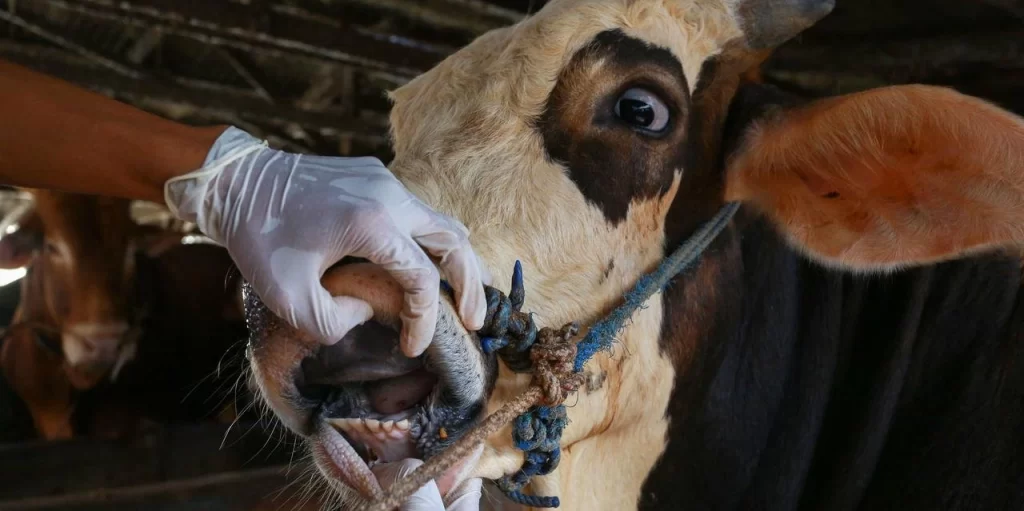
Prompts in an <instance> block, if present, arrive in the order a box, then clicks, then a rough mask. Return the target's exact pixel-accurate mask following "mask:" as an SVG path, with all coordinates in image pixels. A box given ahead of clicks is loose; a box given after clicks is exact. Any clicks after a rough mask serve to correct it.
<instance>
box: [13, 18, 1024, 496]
mask: <svg viewBox="0 0 1024 511" xmlns="http://www.w3.org/2000/svg"><path fill="white" fill-rule="evenodd" d="M544 3H545V2H543V1H541V0H231V1H228V0H208V1H176V0H116V1H115V0H5V1H3V2H0V58H3V59H8V60H10V61H14V62H17V63H20V64H23V65H26V66H28V67H31V68H33V69H36V70H39V71H42V72H44V73H47V74H50V75H52V76H56V77H59V78H63V79H66V80H69V81H71V82H74V83H76V84H79V85H81V86H84V87H87V88H89V89H92V90H94V91H97V92H100V93H102V94H105V95H108V96H110V97H113V98H116V99H118V100H120V101H124V102H126V103H130V104H132V105H136V106H137V107H140V108H142V109H145V110H147V111H150V112H153V113H156V114H158V115H160V116H164V117H167V118H170V119H174V120H177V121H181V122H185V123H191V124H212V123H227V124H233V125H235V126H238V127H241V128H243V129H245V130H247V131H249V132H250V133H253V134H254V135H256V136H259V137H263V138H265V139H267V140H268V141H269V142H270V144H271V145H273V146H276V147H279V148H283V149H287V150H290V151H295V152H300V153H311V154H320V155H357V156H365V155H374V156H378V157H380V158H381V159H382V160H384V161H385V163H386V162H387V161H388V160H389V159H390V157H391V152H390V148H389V145H388V136H387V134H388V133H387V116H388V109H389V102H388V100H387V98H386V96H385V92H386V91H388V90H390V89H393V88H395V87H397V86H399V85H401V84H402V83H404V82H405V81H407V80H409V79H411V78H413V77H415V76H416V75H417V74H418V73H421V72H423V71H426V70H428V69H430V68H431V67H432V66H434V65H435V64H437V63H438V62H440V61H441V60H442V59H444V58H445V56H447V55H448V54H450V53H451V52H453V51H455V50H456V49H458V48H459V47H461V46H462V45H465V44H467V43H468V42H470V41H471V40H473V39H474V38H475V37H476V36H478V35H480V34H482V33H484V32H486V31H488V30H490V29H492V28H496V27H501V26H504V25H508V24H512V23H515V22H516V21H517V20H520V19H522V18H523V17H524V16H527V15H529V14H530V13H531V12H533V11H536V10H537V9H539V8H541V7H542V6H543V4H544ZM763 78H764V80H765V81H767V82H769V83H773V84H776V85H778V86H780V87H783V88H787V89H790V90H794V91H799V92H802V93H804V94H810V95H828V94H839V93H846V92H852V91H857V90H862V89H866V88H871V87H877V86H880V85H884V84H901V83H912V82H913V83H928V84H937V85H945V86H951V87H954V88H956V89H958V90H960V91H962V92H965V93H968V94H972V95H976V96H979V97H982V98H985V99H988V100H990V101H993V102H995V103H997V104H999V105H1001V106H1003V107H1005V108H1008V109H1010V110H1012V111H1015V112H1017V113H1018V114H1024V93H1022V91H1024V0H838V1H837V6H836V8H835V10H834V12H833V14H831V15H830V16H829V17H827V18H826V19H825V20H824V21H822V22H821V23H820V24H818V25H817V26H815V27H814V28H812V29H811V30H809V31H807V32H805V33H804V34H803V35H801V36H800V37H798V38H797V39H795V40H793V41H790V42H789V43H787V44H786V45H785V46H783V47H781V48H779V49H778V50H777V51H776V52H775V53H774V54H773V55H772V57H771V58H770V59H769V60H768V61H767V62H766V63H765V66H764V68H763ZM0 116H2V113H0ZM0 122H2V120H0ZM25 200H26V199H25V197H24V196H23V195H22V194H20V193H19V192H18V191H16V190H13V189H5V190H4V191H3V195H2V196H0V209H2V210H3V211H2V213H3V214H4V216H6V215H7V214H8V213H10V212H11V211H13V210H14V209H15V208H17V207H18V206H19V205H20V204H23V203H24V201H25ZM138 206H139V207H138V209H137V210H136V213H137V215H136V216H137V218H138V219H139V221H140V222H148V223H153V224H159V225H161V226H167V225H168V223H169V219H168V217H167V214H166V212H164V211H162V210H161V209H160V208H159V207H156V206H155V205H146V204H139V205H138ZM172 227H173V228H179V229H186V230H187V229H188V228H189V226H180V225H179V226H172ZM23 275H24V270H23V269H22V270H3V271H2V272H0V284H2V287H0V321H2V322H3V326H4V327H7V326H8V325H9V324H10V322H11V316H12V314H13V311H14V309H15V308H16V307H17V305H18V303H19V300H20V293H21V291H20V287H19V283H20V282H21V281H20V280H19V279H20V278H21V277H22V276H23ZM237 340H238V341H239V342H244V339H241V338H240V339H237ZM0 342H2V341H0ZM228 356H230V357H234V358H235V359H236V360H234V362H233V363H234V364H236V365H237V364H240V363H241V361H240V360H238V359H240V358H241V357H242V355H241V353H240V352H239V353H234V352H232V353H229V354H227V355H226V357H228ZM228 384H229V385H231V384H233V382H229V383H228ZM236 390H237V393H238V394H246V393H247V392H249V391H248V390H247V389H246V388H245V386H244V385H240V386H237V387H236ZM237 400H238V401H239V402H240V403H241V402H245V397H244V396H242V397H238V398H237ZM222 404H223V403H221V405H222ZM211 406H213V405H211ZM241 406H242V405H239V407H241ZM234 410H235V411H238V407H236V408H234ZM309 480H310V472H309V471H308V470H307V467H306V460H305V457H304V455H303V453H301V452H299V453H293V444H292V443H291V441H290V440H289V439H288V438H287V436H286V435H283V434H281V432H280V428H279V427H278V428H277V429H276V431H275V428H274V425H273V423H272V422H271V421H261V420H259V418H258V417H257V418H255V419H252V420H250V419H247V418H241V416H240V418H239V420H238V421H237V422H236V423H234V424H233V425H231V421H229V420H208V421H197V422H173V423H171V422H168V423H152V424H147V425H146V426H145V427H144V428H141V429H140V430H138V431H136V432H135V433H134V434H132V435H130V436H127V437H122V438H114V439H110V438H91V437H83V438H75V439H71V440H61V441H43V440H40V439H38V438H36V435H35V434H34V432H33V428H32V424H31V419H30V418H29V417H28V416H27V414H26V411H25V409H24V406H23V405H22V404H21V403H19V401H18V399H17V397H16V396H15V395H14V394H13V393H12V391H11V389H10V387H9V385H8V383H7V382H6V380H2V379H0V510H16V509H17V510H21V509H25V510H27V509H33V510H57V509H61V510H86V509H89V510H92V509H107V510H127V509H148V510H186V509H189V510H193V509H218V510H278V509H280V510H299V509H320V508H321V506H322V504H323V503H322V502H320V501H318V497H316V495H315V494H311V493H308V492H305V491H304V490H305V483H307V482H308V481H309Z"/></svg>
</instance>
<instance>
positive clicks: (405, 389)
mask: <svg viewBox="0 0 1024 511" xmlns="http://www.w3.org/2000/svg"><path fill="white" fill-rule="evenodd" d="M381 272H382V270H380V269H379V268H377V267H374V266H372V265H366V264H352V265H350V266H344V267H341V266H339V267H335V268H332V269H331V270H329V271H328V274H326V275H325V277H324V279H323V280H322V282H323V284H324V285H325V287H327V288H328V290H330V291H331V292H332V294H336V295H337V294H348V295H350V296H352V295H355V296H359V297H360V298H364V299H366V301H367V302H368V303H370V304H371V306H372V308H373V309H374V317H373V319H371V320H370V321H367V322H366V323H363V324H362V325H359V326H357V327H355V328H353V329H352V330H351V331H349V333H348V334H346V336H345V337H344V338H343V339H341V340H339V341H338V342H337V343H335V344H333V345H331V346H316V347H312V348H311V347H310V346H311V345H310V344H309V343H308V342H306V343H305V344H304V345H305V348H298V346H300V345H302V344H303V343H301V342H298V341H299V339H301V337H302V336H303V335H302V334H301V333H299V332H297V331H295V330H294V329H292V328H290V327H289V326H287V325H284V324H283V322H282V321H280V320H279V318H276V317H273V316H272V315H271V314H270V313H269V312H268V311H267V310H266V309H265V307H263V306H262V304H261V303H259V301H258V298H257V297H256V296H255V294H253V293H249V292H247V293H246V294H247V298H246V309H247V313H246V314H247V317H248V319H249V322H250V335H251V339H250V341H251V342H250V350H251V355H250V357H251V361H252V364H253V369H254V373H261V374H263V375H264V376H262V377H261V378H262V380H263V384H262V386H261V388H262V393H263V395H264V398H265V400H266V401H267V402H268V403H269V404H270V405H271V408H272V409H273V410H274V411H275V413H277V414H278V416H279V417H281V416H282V415H284V416H287V415H288V414H289V413H290V412H294V413H293V415H294V414H295V413H297V414H298V415H299V421H300V422H299V423H296V425H295V429H296V430H298V431H301V433H302V434H303V436H305V437H306V440H307V443H308V445H309V447H310V448H311V451H312V455H313V460H314V461H315V463H316V465H317V467H318V468H319V470H320V472H321V474H322V475H324V476H325V477H326V478H327V479H328V481H329V482H330V483H332V485H334V486H335V487H336V488H338V489H342V488H339V487H338V486H339V485H338V484H336V483H340V486H342V487H347V488H350V489H353V490H356V491H357V492H358V493H359V494H360V495H362V496H363V497H364V498H376V497H379V496H380V495H381V493H382V489H381V488H380V485H379V484H378V482H377V480H376V478H375V477H374V476H373V473H372V472H371V468H372V467H373V466H374V465H375V464H376V463H380V462H393V461H399V460H402V459H406V458H418V459H424V460H426V459H429V458H431V457H433V456H434V455H436V454H438V453H440V452H441V451H443V450H444V449H445V448H447V447H448V446H450V445H451V444H452V443H453V442H455V441H456V440H457V439H458V438H460V437H461V436H462V435H463V434H465V432H466V431H468V430H469V429H470V427H472V425H473V424H475V422H476V421H477V420H478V419H479V418H480V416H481V415H482V414H483V412H484V406H485V404H486V399H487V397H488V395H489V393H490V390H491V387H492V385H493V383H494V378H495V376H496V374H497V371H496V366H495V364H496V362H495V361H494V359H493V357H487V356H484V355H483V354H482V352H481V351H480V349H479V344H478V339H477V338H476V336H475V335H473V334H471V333H470V332H467V331H466V330H465V329H464V328H463V327H462V325H461V321H459V320H458V316H457V312H456V310H455V308H454V306H453V305H452V302H451V297H450V296H449V297H443V298H442V300H441V302H440V307H439V314H438V326H437V331H436V333H435V335H434V339H433V340H432V342H431V344H430V346H429V347H428V348H427V350H426V351H425V352H424V353H423V354H422V355H420V356H418V357H416V358H408V357H406V356H405V355H404V354H403V353H402V352H401V350H400V347H399V332H398V330H399V328H400V322H399V321H398V319H397V315H398V311H399V310H400V309H401V304H402V294H401V289H400V288H396V287H394V286H392V285H391V284H390V283H388V282H386V280H387V278H388V277H387V276H386V274H382V273H381ZM357 290H361V291H362V292H363V293H366V294H364V295H362V296H360V295H359V294H358V292H357ZM375 293H376V295H377V296H367V294H369V295H373V294H375ZM307 341H308V339H307ZM286 345H291V346H292V347H293V348H292V349H295V351H291V349H289V348H283V347H282V346H286ZM287 353H293V354H292V355H289V354H287ZM287 359H291V360H295V362H291V363H287V362H280V361H281V360H287ZM275 364H287V365H288V366H291V367H292V369H290V370H287V371H285V373H291V374H292V377H291V378H272V377H268V376H269V375H272V374H282V373H281V372H280V371H279V370H278V368H275V367H274V366H275ZM275 398H277V399H275ZM281 398H283V399H281ZM275 402H276V403H277V404H276V405H275ZM282 412H283V413H282ZM479 453H480V449H478V450H477V451H476V452H475V453H474V454H473V455H472V456H470V457H467V458H465V459H463V460H460V462H459V463H457V464H456V465H455V466H453V467H452V468H451V469H449V470H448V471H446V472H445V473H444V474H443V475H442V476H441V477H439V478H438V479H436V483H437V485H438V489H439V490H441V492H442V494H444V493H446V492H447V491H449V490H450V489H451V488H452V487H453V486H454V485H455V484H456V483H457V482H458V479H459V478H460V476H461V475H462V474H463V472H464V471H465V469H466V468H468V467H470V466H472V464H473V460H474V459H475V458H476V457H477V456H479ZM342 491H344V490H342Z"/></svg>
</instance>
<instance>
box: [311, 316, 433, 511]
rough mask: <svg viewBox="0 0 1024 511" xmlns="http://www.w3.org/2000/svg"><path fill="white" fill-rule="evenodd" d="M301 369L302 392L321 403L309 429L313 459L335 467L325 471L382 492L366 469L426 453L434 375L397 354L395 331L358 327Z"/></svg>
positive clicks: (367, 491)
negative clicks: (424, 440)
mask: <svg viewBox="0 0 1024 511" xmlns="http://www.w3.org/2000/svg"><path fill="white" fill-rule="evenodd" d="M300 373H301V375H302V376H301V378H300V379H301V380H302V381H301V383H298V384H297V387H298V390H299V392H300V393H301V395H302V396H303V397H305V398H307V399H311V400H313V401H316V402H319V403H320V404H319V405H318V407H317V409H316V410H315V411H314V412H313V415H312V420H313V421H314V422H315V424H313V425H312V426H311V427H310V430H311V431H312V432H313V436H314V437H315V439H314V442H315V443H316V444H318V445H314V455H317V454H319V456H318V457H320V458H323V459H321V460H318V462H319V463H321V464H324V462H329V464H330V465H333V467H330V466H329V467H327V468H328V470H326V472H328V473H329V474H331V475H333V476H335V477H337V478H338V479H340V480H341V482H343V483H345V484H346V485H347V486H349V487H352V488H354V489H356V490H357V491H359V492H360V493H361V494H362V495H363V496H366V497H373V496H375V495H377V494H378V492H379V491H380V489H379V487H378V486H376V484H375V480H374V479H373V476H372V473H370V468H371V467H372V466H373V465H374V464H375V463H378V462H390V461H399V460H402V459H406V458H422V457H423V456H424V452H422V450H421V449H420V446H419V445H418V442H417V441H418V440H419V439H420V437H421V436H423V434H424V431H425V430H426V429H427V428H425V425H426V424H427V423H428V422H429V420H428V419H427V416H428V413H427V409H428V408H429V406H430V404H431V399H430V397H431V395H432V394H434V393H437V392H440V386H439V379H438V377H437V376H436V375H435V374H434V373H432V372H430V371H428V370H427V369H426V368H425V367H424V357H418V358H415V359H410V358H405V357H404V356H403V355H402V354H401V352H400V351H399V347H398V332H396V331H395V330H394V329H392V328H389V327H387V326H385V325H381V324H380V323H377V322H375V321H370V322H367V323H365V324H363V325H360V326H358V327H356V328H355V329H353V330H352V331H351V332H350V333H349V334H348V335H347V336H346V337H345V339H342V340H341V341H340V342H339V343H338V344H335V345H334V346H329V347H324V348H321V349H320V350H318V351H317V353H316V355H314V356H311V357H307V358H306V359H305V360H303V361H302V364H301V371H300ZM316 451H321V452H319V453H318V452H316Z"/></svg>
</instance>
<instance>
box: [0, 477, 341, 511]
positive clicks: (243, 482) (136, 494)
mask: <svg viewBox="0 0 1024 511" xmlns="http://www.w3.org/2000/svg"><path fill="white" fill-rule="evenodd" d="M304 477H305V476H304V472H303V471H302V470H300V469H299V468H297V467H292V468H291V469H290V470H289V469H288V467H287V466H274V467H266V468H261V469H255V470H247V471H239V472H228V473H221V474H215V475H210V476H205V477H199V478H193V479H188V480H180V481H171V482H164V483H156V484H149V485H140V486H135V487H131V488H117V489H98V490H91V491H83V492H79V493H74V494H69V495H62V496H57V497H33V498H26V499H20V500H17V501H7V502H0V511H57V510H61V511H100V510H103V511H128V510H139V509H145V510H146V511H185V510H188V511H204V510H210V511H214V510H216V511H243V510H244V511H279V510H292V511H307V510H308V511H313V510H319V509H321V506H322V503H321V502H320V501H318V500H316V499H310V500H308V501H305V502H304V500H305V499H304V496H303V491H304V489H305V488H304V485H303V483H305V482H306V481H305V480H304V479H303V478H304ZM292 483H294V484H292Z"/></svg>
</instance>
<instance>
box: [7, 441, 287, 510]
mask: <svg viewBox="0 0 1024 511" xmlns="http://www.w3.org/2000/svg"><path fill="white" fill-rule="evenodd" d="M253 428H254V426H252V425H244V424H239V425H236V426H235V429H233V430H232V432H231V434H230V435H228V438H227V439H226V440H225V439H224V435H225V431H226V430H227V425H226V424H201V425H179V426H175V427H171V428H166V429H159V430H155V431H154V432H151V433H148V434H145V435H142V437H141V438H137V439H132V440H123V441H100V440H86V439H82V440H72V441H66V442H33V443H25V444H14V445H7V446H0V481H3V484H0V500H3V499H14V498H24V497H39V496H53V495H61V494H66V493H74V492H80V491H85V490H89V489H93V488H118V487H125V486H130V485H137V484H150V483H156V482H161V481H167V480H173V479H186V478H192V477H199V476H201V475H204V474H208V473H211V472H223V471H234V470H241V469H249V468H260V467H266V466H270V465H276V464H281V463H287V462H288V461H289V460H290V459H291V447H290V446H284V445H281V444H280V443H279V442H277V441H276V439H270V438H269V437H268V435H267V434H266V432H264V431H262V430H259V429H253ZM222 441H223V443H224V447H223V448H221V443H222Z"/></svg>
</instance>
